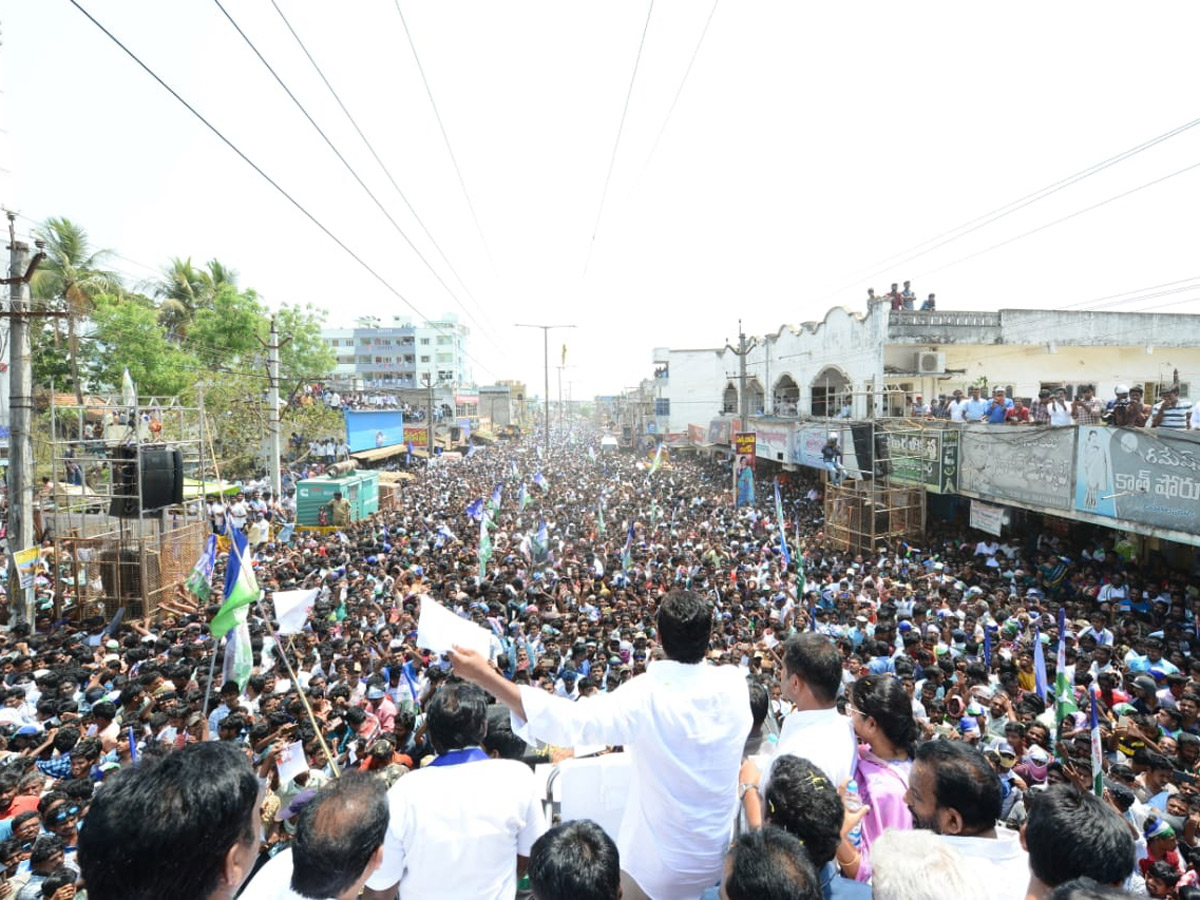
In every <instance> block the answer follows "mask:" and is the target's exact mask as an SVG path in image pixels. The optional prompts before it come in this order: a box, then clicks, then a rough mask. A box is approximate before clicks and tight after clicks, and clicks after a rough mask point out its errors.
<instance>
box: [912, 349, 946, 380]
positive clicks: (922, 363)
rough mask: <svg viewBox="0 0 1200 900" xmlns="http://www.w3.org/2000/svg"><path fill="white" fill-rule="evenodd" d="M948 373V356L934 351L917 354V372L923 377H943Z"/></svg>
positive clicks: (922, 351)
mask: <svg viewBox="0 0 1200 900" xmlns="http://www.w3.org/2000/svg"><path fill="white" fill-rule="evenodd" d="M945 371H946V354H945V353H937V352H936V351H933V350H921V351H920V352H918V353H917V372H918V374H921V375H941V374H942V373H943V372H945Z"/></svg>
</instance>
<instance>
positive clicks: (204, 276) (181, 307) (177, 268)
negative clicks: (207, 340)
mask: <svg viewBox="0 0 1200 900" xmlns="http://www.w3.org/2000/svg"><path fill="white" fill-rule="evenodd" d="M224 285H230V286H232V287H235V288H236V287H237V272H235V271H234V270H233V269H231V268H229V267H228V266H226V265H224V264H223V263H221V262H220V261H219V260H216V259H210V260H209V261H208V266H207V268H204V269H201V268H197V267H196V266H194V265H192V260H191V258H190V257H189V258H188V259H181V258H180V257H178V256H177V257H174V258H173V259H172V260H171V261H170V262H169V263H168V264H167V265H165V266H163V269H162V274H161V276H160V277H159V278H158V279H156V280H154V281H151V282H150V284H149V289H150V290H151V291H152V292H153V294H154V296H155V297H157V298H158V300H159V305H158V310H159V312H158V320H159V322H160V323H161V324H162V325H163V327H165V328H166V329H167V334H168V335H169V336H170V337H171V338H172V339H173V340H175V341H182V340H183V339H184V338H185V337H186V336H187V329H188V325H190V324H191V322H192V319H193V318H195V316H196V313H197V312H198V311H200V310H201V309H209V308H211V307H212V305H213V297H214V296H215V295H216V293H217V291H218V290H220V289H221V287H222V286H224Z"/></svg>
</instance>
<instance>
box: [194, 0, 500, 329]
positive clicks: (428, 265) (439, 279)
mask: <svg viewBox="0 0 1200 900" xmlns="http://www.w3.org/2000/svg"><path fill="white" fill-rule="evenodd" d="M213 3H215V4H216V6H217V9H219V10H221V12H222V13H223V14H224V16H225V18H226V19H228V20H229V24H230V25H232V26H233V28H234V30H235V31H236V32H237V33H238V34H239V35H240V36H241V38H242V40H243V41H245V42H246V46H248V47H249V48H250V50H251V51H252V52H253V53H254V55H255V56H257V57H258V61H259V62H261V63H262V64H263V66H264V67H266V70H267V71H268V72H270V73H271V77H272V78H274V79H275V81H276V82H277V83H278V84H279V86H280V87H281V88H283V92H284V93H285V94H287V95H288V98H289V99H290V100H291V101H292V103H294V104H295V105H296V108H297V109H298V110H300V112H301V114H302V115H303V116H304V118H306V119H307V120H308V123H309V124H310V125H312V127H313V128H314V129H316V132H317V134H319V135H320V136H321V139H322V140H323V141H325V144H326V145H327V146H328V147H329V149H330V150H332V151H333V155H334V156H336V157H337V158H338V161H339V162H341V164H342V166H343V167H344V168H345V169H346V171H347V172H349V173H350V176H351V177H352V178H353V179H354V180H355V181H356V182H358V186H359V187H361V188H362V189H363V191H365V192H366V194H367V196H368V197H370V198H371V201H372V202H373V203H374V204H375V206H376V207H378V209H379V211H380V212H381V213H383V215H384V217H385V218H386V219H387V220H388V222H390V223H391V225H392V228H394V229H395V230H396V233H397V234H399V235H400V237H402V238H403V239H404V242H405V243H406V244H408V246H409V248H410V249H411V250H412V251H413V253H415V254H417V258H418V259H420V260H421V262H422V263H423V264H424V265H425V268H427V269H428V270H429V271H430V273H431V274H432V275H433V277H434V278H436V279H437V282H438V284H440V285H441V286H442V287H443V288H445V289H446V293H448V294H449V295H450V296H451V297H452V298H453V300H454V302H455V303H457V304H458V306H459V308H460V309H461V310H462V311H463V312H464V313H466V315H467V316H468V317H469V318H470V319H471V321H473V322H475V324H476V325H478V326H479V330H480V332H481V333H482V334H484V335H485V336H486V337H488V339H489V340H492V342H493V343H494V344H495V345H496V349H497V350H499V349H500V346H499V344H496V342H495V339H494V338H493V337H492V336H491V335H490V334H489V333H488V332H487V329H485V328H484V327H483V325H482V324H480V323H479V321H478V320H477V319H476V318H475V317H474V316H473V315H471V312H470V310H468V309H467V308H466V306H464V305H463V302H462V301H461V300H459V299H458V295H457V294H456V293H454V289H453V288H451V287H450V285H448V284H447V283H446V281H445V279H444V278H442V276H441V275H440V274H439V273H438V271H437V270H436V269H435V268H434V267H433V265H432V264H431V263H430V262H429V260H428V259H426V258H425V254H423V253H422V252H421V251H420V250H419V249H418V248H417V245H416V244H414V243H413V242H412V239H411V238H410V237H409V236H408V235H407V234H406V233H405V231H404V229H403V228H401V227H400V224H399V223H398V222H397V221H396V220H395V219H394V218H392V214H391V213H389V212H388V211H387V208H386V207H385V206H384V205H383V203H382V202H380V200H379V198H378V197H376V196H375V193H374V191H372V190H371V189H370V188H369V187H368V186H367V183H366V182H365V181H363V180H362V178H361V177H360V176H359V174H358V172H357V171H355V169H354V167H353V166H351V165H350V163H349V162H348V161H347V160H346V157H344V156H343V155H342V153H341V151H340V150H338V148H337V147H336V146H335V145H334V143H333V141H332V140H330V138H329V136H328V135H327V134H326V133H325V131H324V130H323V129H322V128H321V126H320V125H318V124H317V122H316V120H315V119H314V118H313V117H312V116H311V115H310V114H309V112H308V110H307V109H305V108H304V104H303V103H301V102H300V100H299V99H298V98H297V97H296V95H295V94H294V93H292V90H291V88H289V87H288V86H287V84H286V83H285V82H284V80H283V79H282V78H281V77H280V76H279V73H278V72H276V71H275V69H274V68H273V67H272V66H271V64H270V63H269V62H267V59H266V57H265V56H263V55H262V53H261V52H259V49H258V47H256V46H255V45H254V41H252V40H251V39H250V36H249V35H247V34H246V32H244V31H243V30H242V27H241V26H240V25H238V23H237V21H236V20H235V19H234V18H233V16H231V15H230V14H229V11H228V10H227V9H226V8H225V7H224V5H222V3H221V0H213Z"/></svg>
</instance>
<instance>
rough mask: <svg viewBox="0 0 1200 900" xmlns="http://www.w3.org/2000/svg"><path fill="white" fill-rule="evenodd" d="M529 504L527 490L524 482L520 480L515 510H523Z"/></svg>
mask: <svg viewBox="0 0 1200 900" xmlns="http://www.w3.org/2000/svg"><path fill="white" fill-rule="evenodd" d="M528 505H529V490H528V489H527V488H526V487H525V482H523V481H522V482H521V490H520V492H519V493H518V494H517V511H518V512H525V507H526V506H528Z"/></svg>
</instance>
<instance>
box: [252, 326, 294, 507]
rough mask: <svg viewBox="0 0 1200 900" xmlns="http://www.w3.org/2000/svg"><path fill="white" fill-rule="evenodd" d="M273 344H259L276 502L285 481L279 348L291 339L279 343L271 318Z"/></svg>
mask: <svg viewBox="0 0 1200 900" xmlns="http://www.w3.org/2000/svg"><path fill="white" fill-rule="evenodd" d="M270 338H271V342H270V343H269V344H268V343H264V342H263V339H262V338H259V339H258V342H259V343H260V344H262V345H263V346H264V347H266V349H267V406H268V407H269V408H270V409H269V412H270V417H269V418H268V420H267V469H268V471H269V472H270V474H271V496H272V497H273V498H274V499H275V501H276V502H279V497H280V495H281V494H282V493H283V481H282V475H281V472H280V468H281V467H280V462H279V456H280V453H281V452H282V447H281V441H280V428H279V412H280V410H279V348H280V347H282V346H283V345H284V344H286V343H287V342H288V341H290V340H291V338H284V340H283V343H280V342H279V331H278V330H277V329H276V327H275V317H274V316H271V333H270Z"/></svg>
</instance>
